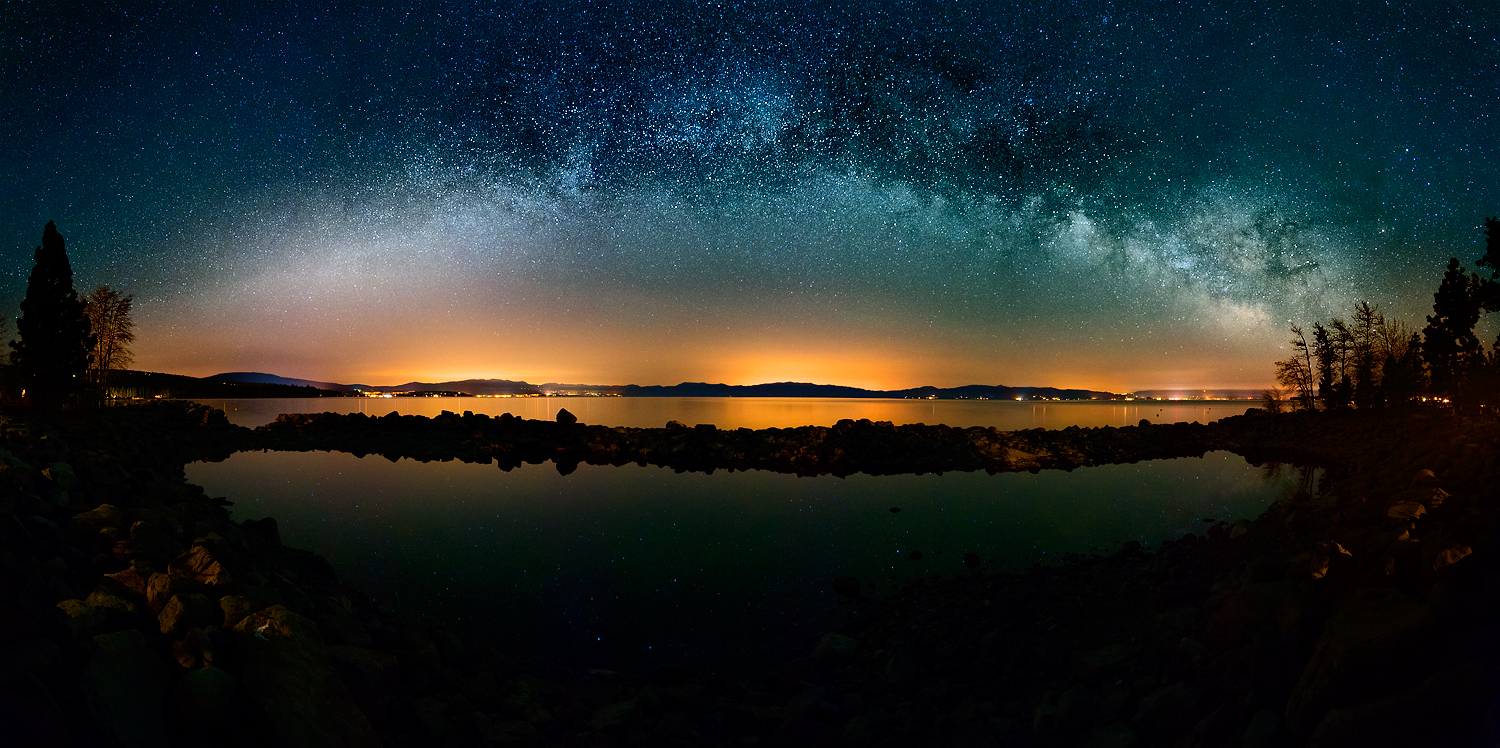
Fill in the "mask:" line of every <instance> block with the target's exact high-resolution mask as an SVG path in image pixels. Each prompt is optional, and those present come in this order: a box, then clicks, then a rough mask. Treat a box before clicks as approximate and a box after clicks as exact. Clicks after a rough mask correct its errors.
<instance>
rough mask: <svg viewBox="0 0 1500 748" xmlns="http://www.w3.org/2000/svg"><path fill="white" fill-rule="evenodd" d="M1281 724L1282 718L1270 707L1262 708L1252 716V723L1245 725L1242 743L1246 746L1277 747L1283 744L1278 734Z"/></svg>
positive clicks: (1256, 747)
mask: <svg viewBox="0 0 1500 748" xmlns="http://www.w3.org/2000/svg"><path fill="white" fill-rule="evenodd" d="M1280 726H1281V718H1280V717H1278V716H1276V712H1273V711H1271V710H1270V709H1262V710H1260V711H1258V712H1256V713H1255V716H1253V717H1251V718H1250V724H1248V725H1246V726H1245V732H1244V734H1243V735H1242V736H1241V737H1240V744H1241V745H1242V746H1244V748H1276V747H1277V746H1279V745H1280V744H1281V741H1280V740H1279V736H1278V734H1277V733H1278V728H1279V727H1280Z"/></svg>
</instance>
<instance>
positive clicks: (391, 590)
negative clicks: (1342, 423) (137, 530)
mask: <svg viewBox="0 0 1500 748" xmlns="http://www.w3.org/2000/svg"><path fill="white" fill-rule="evenodd" d="M187 474H188V479H189V480H190V481H192V482H194V483H198V484H199V485H202V486H203V487H204V488H205V489H206V490H207V491H208V493H209V494H210V495H213V496H224V497H226V498H228V499H230V500H231V501H234V502H235V505H234V507H233V509H234V513H235V517H236V518H237V519H241V520H243V519H258V518H261V517H266V516H272V517H275V518H276V519H277V521H278V523H279V525H280V528H281V534H282V539H283V542H285V543H286V544H288V545H291V546H295V547H300V548H308V549H311V550H315V551H317V552H318V553H321V554H323V555H324V556H326V557H327V558H328V559H329V560H331V561H332V562H333V563H334V565H335V567H337V568H338V570H339V573H340V575H341V576H342V577H344V578H345V579H348V580H351V581H354V582H356V583H357V584H359V585H360V586H362V587H364V588H365V589H366V590H368V591H369V592H371V593H372V594H373V595H374V596H375V597H376V598H377V599H378V600H380V601H381V603H382V604H384V605H386V606H388V607H391V608H393V609H395V610H396V611H398V612H400V613H402V614H406V615H427V616H431V617H433V618H435V619H437V620H439V621H443V622H445V623H448V624H449V625H452V626H453V627H455V628H457V629H460V630H465V631H468V632H470V633H471V634H478V635H481V636H499V637H500V638H501V640H502V642H504V643H508V644H510V645H512V646H516V645H519V644H520V643H522V642H531V643H535V644H537V645H538V646H540V647H541V648H542V649H543V650H544V651H546V652H547V653H548V654H550V655H552V656H554V657H557V658H558V659H562V660H565V661H571V662H572V663H573V664H577V665H580V666H588V667H618V666H624V665H626V664H632V663H639V662H640V661H641V660H642V659H643V658H652V657H653V656H655V655H661V654H666V655H668V656H671V655H685V656H692V657H695V658H696V657H710V658H711V657H714V656H731V655H733V654H734V653H735V652H749V651H750V650H752V649H754V648H756V647H759V646H763V645H765V644H766V643H767V642H771V641H774V640H775V639H776V638H778V637H781V636H784V635H787V634H789V633H795V632H797V631H798V630H801V629H806V628H807V627H809V626H810V625H814V624H812V623H810V622H813V621H816V620H818V619H819V618H820V616H821V615H822V614H824V613H826V612H827V611H828V609H830V608H831V607H833V606H834V605H836V604H837V603H838V600H839V598H838V596H837V595H836V594H835V593H834V592H833V591H832V587H831V585H830V581H831V580H832V579H833V578H835V577H838V576H843V575H849V576H853V577H856V578H857V579H859V580H861V581H862V582H864V583H865V584H866V589H867V590H868V591H870V592H871V593H875V594H878V590H879V589H889V585H890V584H892V583H899V582H901V581H906V580H910V579H912V578H915V577H921V576H928V575H938V576H951V575H954V574H961V573H972V572H969V571H968V570H966V569H965V568H964V566H963V564H962V558H963V556H964V554H965V553H969V552H974V553H978V554H979V556H980V557H981V558H982V559H984V561H985V562H986V565H987V566H989V567H991V568H994V567H995V566H997V565H1004V566H1014V565H1020V564H1028V563H1032V562H1034V561H1038V560H1046V559H1049V558H1057V557H1058V556H1059V555H1060V554H1063V553H1067V552H1073V553H1089V552H1108V551H1113V550H1115V549H1118V547H1119V543H1120V542H1121V541H1123V540H1127V539H1135V540H1140V541H1142V542H1145V543H1147V544H1154V543H1156V542H1159V541H1161V540H1163V539H1165V538H1169V537H1175V536H1178V535H1181V534H1183V533H1186V532H1194V533H1197V534H1200V535H1201V534H1203V532H1204V530H1205V525H1204V523H1203V521H1202V520H1204V519H1205V518H1215V519H1229V520H1233V519H1238V518H1246V519H1249V518H1254V517H1255V516H1257V515H1258V514H1260V513H1261V512H1262V511H1263V510H1264V509H1265V507H1266V506H1267V505H1269V504H1270V503H1271V502H1272V501H1273V500H1275V499H1277V498H1280V497H1281V496H1283V495H1286V494H1287V493H1289V492H1291V491H1293V490H1296V488H1297V486H1298V485H1299V484H1300V476H1299V475H1297V474H1296V473H1295V471H1268V470H1265V469H1261V468H1257V467H1254V466H1251V465H1249V464H1247V463H1246V462H1245V461H1244V459H1242V458H1240V457H1238V456H1236V455H1233V454H1230V453H1227V452H1215V453H1210V454H1209V455H1207V456H1205V457H1202V458H1185V459H1177V460H1158V461H1152V462H1144V463H1138V464H1133V465H1109V466H1103V467H1094V468H1083V469H1079V470H1075V471H1072V472H1061V471H1044V472H1042V473H1039V474H1035V475H1033V474H1029V473H1009V474H1000V475H986V474H984V473H948V474H945V475H941V476H938V475H921V476H915V475H898V476H879V477H875V476H867V475H855V476H850V477H848V478H842V479H841V478H836V477H832V476H824V477H817V478H798V477H794V476H789V475H781V474H776V473H766V472H759V471H752V472H738V473H725V472H717V473H715V474H713V475H703V474H697V473H674V472H672V471H670V470H666V469H662V468H654V467H645V468H643V467H637V466H634V465H627V466H624V467H618V468H614V467H596V466H589V465H584V466H580V467H579V468H578V470H577V472H574V473H572V474H571V475H566V476H563V475H559V474H558V473H557V471H556V469H555V468H554V466H552V465H551V464H545V465H526V466H523V467H521V468H519V469H517V470H514V471H511V472H503V471H500V470H498V469H496V467H495V466H494V465H477V464H464V463H459V462H432V463H421V462H415V461H412V460H400V461H398V462H394V463H393V462H391V461H389V460H386V459H384V458H381V457H377V456H370V457H365V458H356V457H353V456H351V455H348V454H344V453H326V452H310V453H296V452H266V453H261V452H246V453H239V454H236V455H234V456H232V457H230V458H229V459H228V460H226V461H224V462H221V463H197V464H193V465H189V466H188V470H187ZM892 508H898V509H899V510H900V511H899V512H892V511H891V509H892ZM917 551H920V552H921V558H920V559H916V558H914V556H915V555H916V554H915V553H914V552H917ZM808 633H811V632H808Z"/></svg>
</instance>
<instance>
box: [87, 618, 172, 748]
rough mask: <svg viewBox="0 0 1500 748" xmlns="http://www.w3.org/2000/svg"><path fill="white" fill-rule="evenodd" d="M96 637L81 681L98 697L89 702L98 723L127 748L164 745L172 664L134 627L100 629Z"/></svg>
mask: <svg viewBox="0 0 1500 748" xmlns="http://www.w3.org/2000/svg"><path fill="white" fill-rule="evenodd" d="M93 642H94V653H93V654H92V655H90V657H89V660H88V664H86V665H85V666H84V668H83V682H84V684H85V685H86V686H87V687H88V689H89V691H90V693H91V694H92V696H93V697H94V698H93V699H92V700H91V701H90V703H89V711H90V715H91V716H92V717H93V720H94V726H95V727H96V728H98V730H99V731H100V732H101V733H104V734H105V735H109V736H111V737H113V738H114V740H115V741H116V742H118V743H119V744H120V745H121V746H123V748H137V747H139V748H149V747H154V746H162V745H166V744H167V730H166V721H165V704H166V700H167V691H168V689H169V688H170V687H171V685H172V680H171V666H170V665H168V664H167V663H166V662H165V661H163V660H162V659H161V658H159V657H157V656H156V655H155V654H153V653H152V652H151V649H150V647H149V646H148V645H147V644H146V637H145V636H143V635H142V634H141V632H139V631H136V630H135V629H126V630H124V631H117V632H115V633H112V634H100V635H99V636H96V637H94V640H93Z"/></svg>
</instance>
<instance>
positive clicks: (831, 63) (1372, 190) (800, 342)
mask: <svg viewBox="0 0 1500 748" xmlns="http://www.w3.org/2000/svg"><path fill="white" fill-rule="evenodd" d="M88 5H101V6H107V7H103V8H93V7H84V4H78V5H77V6H76V7H74V4H72V3H48V2H36V3H27V2H18V1H16V0H11V2H7V3H5V4H4V5H3V10H0V72H3V76H0V128H3V129H0V133H3V140H0V143H3V146H0V190H3V192H0V237H3V241H0V251H3V252H4V255H3V256H4V257H5V258H6V261H5V262H4V263H3V265H0V314H4V315H5V316H7V317H12V318H13V317H14V315H15V314H16V313H17V312H16V311H15V310H17V308H18V305H19V303H20V300H21V297H22V295H23V293H24V289H25V283H26V276H27V274H28V273H29V271H30V267H31V257H32V249H33V248H34V247H35V246H36V245H37V244H39V243H40V240H41V235H42V227H43V225H44V224H45V223H46V222H47V221H48V220H55V221H56V222H57V225H58V227H59V229H60V231H61V232H62V233H63V235H64V236H65V237H66V238H67V241H68V250H69V254H70V256H71V258H72V260H73V267H74V270H75V273H76V276H75V278H76V285H77V287H78V288H79V290H87V289H91V288H92V287H94V286H96V285H99V284H108V285H110V286H111V287H113V288H117V289H120V290H122V291H125V292H127V293H131V294H134V296H135V299H136V313H135V317H136V320H137V324H138V336H139V339H138V342H137V344H136V346H135V353H136V365H135V368H139V369H145V370H151V371H168V372H174V373H182V374H193V375H208V374H213V373H216V372H222V371H245V370H250V371H266V372H272V373H277V374H282V375H285V376H294V377H304V378H309V379H320V380H330V381H341V382H363V383H368V384H393V383H399V382H405V381H409V380H412V379H422V380H426V381H440V380H444V379H456V378H465V377H498V378H508V379H525V380H528V381H532V382H545V381H551V382H581V383H599V384H623V383H637V384H672V383H676V382H680V381H710V382H727V383H732V384H750V383H756V382H767V381H785V380H795V381H814V382H827V383H837V384H848V385H856V386H865V387H877V388H893V387H907V386H916V385H938V386H956V385H963V384H970V383H982V384H1007V385H1053V386H1068V387H1090V388H1098V389H1109V390H1114V391H1127V390H1134V389H1142V388H1166V387H1257V386H1264V385H1267V384H1269V383H1270V382H1271V381H1272V364H1271V362H1272V361H1274V360H1275V359H1277V358H1280V357H1283V356H1285V355H1286V354H1285V350H1284V349H1283V347H1282V345H1283V343H1284V341H1285V339H1286V338H1287V337H1288V334H1287V332H1286V328H1287V325H1288V323H1289V322H1291V321H1300V322H1307V323H1310V322H1311V321H1312V320H1314V319H1326V318H1327V317H1328V316H1330V315H1333V314H1347V311H1348V309H1349V308H1350V307H1351V306H1352V305H1353V304H1354V303H1356V302H1357V301H1360V300H1366V299H1368V300H1370V301H1373V302H1375V303H1377V304H1379V305H1380V307H1381V308H1382V310H1383V311H1385V312H1386V313H1387V314H1388V315H1390V316H1394V317H1397V318H1401V319H1405V320H1407V321H1408V322H1411V323H1413V324H1415V325H1416V326H1417V327H1419V328H1420V327H1421V325H1422V318H1421V316H1422V315H1423V314H1425V313H1428V312H1430V309H1431V303H1432V292H1433V290H1435V288H1436V286H1437V282H1438V279H1439V278H1440V277H1441V275H1442V266H1443V264H1444V263H1445V262H1446V260H1447V258H1448V257H1450V256H1454V255H1456V256H1458V257H1459V258H1460V259H1461V260H1462V261H1463V262H1464V263H1465V264H1466V265H1468V266H1470V267H1472V266H1473V261H1474V260H1475V259H1476V258H1477V257H1479V256H1480V254H1482V240H1483V233H1482V229H1481V226H1482V222H1483V218H1484V217H1485V216H1486V215H1493V214H1496V213H1500V166H1497V160H1496V155H1497V145H1500V143H1497V138H1500V127H1497V124H1500V123H1497V122H1495V121H1494V119H1493V118H1492V113H1494V112H1496V111H1497V109H1496V84H1497V82H1500V54H1497V49H1500V46H1497V37H1500V31H1497V26H1500V9H1497V7H1496V4H1495V3H1493V2H1487V3H1461V2H1460V3H1434V2H1412V3H1397V2H1392V3H1325V4H1322V7H1308V8H1303V9H1301V10H1284V9H1281V8H1279V7H1276V6H1278V5H1281V4H1278V3H1252V2H1238V3H1230V2H1220V3H1191V4H1189V3H1171V2H1133V3H1109V2H1075V3H1051V2H1033V3H1024V4H1019V5H1015V6H1006V5H1005V4H1003V3H995V2H941V3H937V2H933V3H873V2H872V3H858V4H855V3H851V4H838V5H834V4H824V3H800V2H796V1H795V0H776V1H775V2H749V3H711V2H686V3H672V2H610V3H606V2H599V3H590V2H512V3H478V4H468V3H456V2H455V3H418V2H414V3H387V4H379V5H371V6H370V7H366V8H363V9H359V10H354V9H351V8H350V7H349V6H352V5H353V4H346V3H312V2H306V3H292V2H274V3H263V4H251V3H241V2H224V3H220V4H219V7H217V8H213V7H211V4H209V3H192V4H189V3H181V4H179V3H160V4H157V3H149V4H148V3H89V4H88ZM187 5H196V6H198V7H197V8H196V9H184V8H183V7H177V6H187ZM1307 5H1311V4H1307ZM11 329H12V330H13V329H14V324H12V325H11ZM1482 338H1483V339H1484V340H1486V341H1488V340H1493V339H1494V333H1493V332H1489V333H1486V334H1484V335H1482Z"/></svg>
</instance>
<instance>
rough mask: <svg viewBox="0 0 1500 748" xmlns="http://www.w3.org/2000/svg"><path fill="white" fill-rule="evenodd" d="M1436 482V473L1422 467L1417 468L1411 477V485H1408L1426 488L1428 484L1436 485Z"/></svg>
mask: <svg viewBox="0 0 1500 748" xmlns="http://www.w3.org/2000/svg"><path fill="white" fill-rule="evenodd" d="M1438 482H1439V481H1438V477H1437V474H1436V473H1433V472H1432V471H1431V470H1428V469H1426V468H1423V469H1422V470H1418V471H1417V472H1416V474H1415V475H1413V476H1412V477H1411V485H1410V486H1408V487H1409V488H1426V487H1428V486H1436V485H1437V484H1438Z"/></svg>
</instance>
